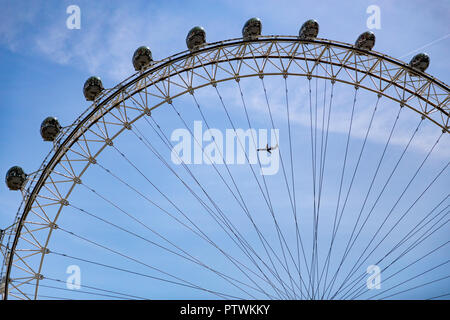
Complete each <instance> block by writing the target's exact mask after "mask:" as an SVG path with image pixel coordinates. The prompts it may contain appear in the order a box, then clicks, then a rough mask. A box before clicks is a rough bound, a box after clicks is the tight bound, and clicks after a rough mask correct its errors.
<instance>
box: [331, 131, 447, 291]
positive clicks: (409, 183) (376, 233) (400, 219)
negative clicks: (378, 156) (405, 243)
mask: <svg viewBox="0 0 450 320" xmlns="http://www.w3.org/2000/svg"><path fill="white" fill-rule="evenodd" d="M443 134H444V133H442V134H441V135H440V136H439V138H438V139H437V141H436V142H435V143H434V144H433V146H432V148H431V149H430V150H429V152H428V153H427V155H426V157H425V159H424V160H423V161H422V163H421V164H420V166H419V167H418V168H417V170H416V172H415V173H414V175H413V177H412V178H411V179H410V181H409V182H408V184H407V185H406V187H405V188H404V190H403V192H402V193H401V195H400V196H399V198H398V199H397V201H396V202H395V204H394V206H393V207H392V208H391V210H390V211H389V213H388V214H387V216H386V218H385V219H384V220H383V222H382V223H381V225H380V226H379V227H378V229H377V231H376V232H375V234H374V236H373V237H372V238H371V240H370V242H369V244H368V245H367V247H366V248H365V249H364V251H363V253H362V254H361V256H360V257H359V258H358V260H357V262H356V263H355V266H356V265H357V264H358V262H359V260H360V259H361V258H362V256H363V255H364V253H365V252H366V251H367V249H368V248H369V247H370V245H371V244H372V242H373V240H374V239H375V238H376V236H377V235H378V233H379V232H381V229H382V227H383V226H384V224H385V223H386V221H387V220H388V219H389V217H390V216H391V214H392V212H393V211H394V209H395V208H396V207H397V205H398V203H399V202H400V200H401V199H402V198H403V196H404V194H405V193H406V191H407V190H408V188H409V186H410V185H411V183H412V182H413V181H414V179H415V178H416V176H417V174H418V173H419V171H420V170H421V169H422V167H423V165H424V164H425V162H426V160H427V159H428V158H429V156H430V155H431V153H432V152H433V150H434V148H435V147H436V145H437V144H438V143H439V140H440V138H441V137H442V135H443ZM449 164H450V162H447V164H446V166H445V167H444V168H443V169H442V170H441V171H440V172H439V173H438V174H437V175H436V177H435V178H434V179H433V180H432V181H431V182H430V184H429V185H428V186H427V187H426V188H425V190H424V191H423V192H422V193H421V194H420V196H419V197H418V198H417V199H416V200H415V201H414V202H413V204H412V205H411V206H410V207H409V208H408V210H406V212H405V213H404V214H403V215H402V216H401V217H400V218H399V219H398V220H397V222H396V223H395V224H394V225H393V226H392V228H391V229H390V230H389V231H388V233H387V234H386V235H385V236H384V237H383V238H382V240H381V241H380V242H379V243H378V244H377V245H376V246H375V248H374V249H373V250H372V251H371V252H370V253H369V254H368V256H367V257H366V258H365V259H364V260H363V261H362V262H361V263H360V265H359V266H361V264H362V263H364V262H365V261H366V260H367V259H368V257H369V256H370V255H371V254H372V253H373V252H374V251H375V250H376V249H377V248H378V247H379V245H380V244H381V243H382V242H383V241H384V240H385V239H386V238H387V237H388V236H389V234H390V233H391V232H392V230H394V229H395V227H396V226H397V225H398V224H399V223H400V222H401V221H402V220H403V218H404V217H405V216H406V215H407V214H408V213H409V211H410V210H411V209H412V208H413V206H414V205H415V204H416V203H417V202H418V201H419V200H420V199H421V198H422V196H423V195H424V194H425V192H426V191H428V189H429V188H430V187H431V186H432V184H433V183H434V182H435V181H436V180H437V179H438V178H439V177H440V175H441V174H442V173H443V172H444V171H445V170H446V169H447V167H448V166H449ZM359 266H358V267H356V268H359ZM353 270H354V267H353V268H352V269H351V271H350V272H349V274H348V275H347V277H346V279H345V280H344V282H343V283H345V282H346V281H347V280H348V278H349V277H350V276H351V275H352V272H353ZM341 287H342V285H341ZM341 287H340V288H341Z"/></svg>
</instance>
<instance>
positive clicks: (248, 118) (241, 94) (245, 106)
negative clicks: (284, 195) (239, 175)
mask: <svg viewBox="0 0 450 320" xmlns="http://www.w3.org/2000/svg"><path fill="white" fill-rule="evenodd" d="M237 84H238V87H239V92H240V96H241V101H242V105H243V108H244V111H245V116H246V119H247V123H248V126H249V128H251V127H252V125H251V121H250V117H249V113H248V110H247V104H246V103H245V99H244V94H243V92H242V87H241V85H240V82H237ZM252 139H253V142H254V144H256V142H255V138H254V136H253V134H252ZM257 159H258V164H259V165H260V167H261V163H260V160H259V157H257ZM263 183H264V186H265V189H266V190H267V192H268V188H267V183H266V181H265V178H264V176H263ZM261 192H262V190H261ZM262 193H263V192H262ZM266 204H267V205H268V206H269V207H270V204H269V202H268V201H267V200H266ZM300 237H301V236H300ZM300 244H301V247H302V252H303V258H304V262H305V266H306V268H307V272H308V275H309V273H310V271H309V267H308V262H307V260H306V254H305V249H304V246H303V242H302V241H301V238H300ZM302 283H303V282H302ZM305 289H306V291H307V294H308V296H309V297H311V296H310V292H309V289H308V287H306V286H305Z"/></svg>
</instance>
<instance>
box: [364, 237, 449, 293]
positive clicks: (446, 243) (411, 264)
mask: <svg viewBox="0 0 450 320" xmlns="http://www.w3.org/2000/svg"><path fill="white" fill-rule="evenodd" d="M449 243H450V241H447V242H445V243H444V244H442V245H440V246H439V247H437V248H435V249H433V250H432V251H430V252H428V253H427V254H425V255H424V256H422V257H420V258H419V259H416V260H415V261H414V262H412V263H410V264H408V265H407V266H405V267H403V268H402V269H400V270H399V271H397V272H396V273H394V274H392V275H391V276H389V277H387V278H385V279H384V280H383V284H385V283H386V281H387V280H389V279H391V278H392V277H394V276H395V275H397V274H399V273H400V272H403V271H404V270H405V269H407V268H409V267H411V266H413V265H414V264H416V263H418V262H419V261H421V260H422V259H424V258H426V257H427V256H429V255H431V254H433V253H434V252H436V251H438V250H439V249H441V248H443V247H445V246H446V245H448V244H449ZM448 262H449V260H447V262H446V263H448ZM433 270H434V269H433ZM383 271H384V270H383ZM419 276H420V275H419ZM417 277H418V276H414V277H412V278H410V279H416V278H417ZM407 282H409V280H406V281H404V282H402V283H400V284H397V285H395V286H393V287H391V288H389V289H387V290H384V291H382V292H380V293H378V294H376V295H373V296H371V297H369V298H368V299H373V298H375V297H378V296H379V295H382V294H384V293H386V292H387V291H390V290H392V289H395V288H397V287H399V286H401V285H403V284H405V283H407Z"/></svg>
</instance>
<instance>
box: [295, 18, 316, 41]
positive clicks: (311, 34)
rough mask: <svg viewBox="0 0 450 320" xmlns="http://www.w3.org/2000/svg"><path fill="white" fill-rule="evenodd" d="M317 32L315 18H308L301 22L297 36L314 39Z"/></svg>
mask: <svg viewBox="0 0 450 320" xmlns="http://www.w3.org/2000/svg"><path fill="white" fill-rule="evenodd" d="M318 34H319V24H318V23H317V21H316V20H314V19H310V20H308V21H306V22H305V23H303V25H302V27H301V28H300V31H299V32H298V36H299V37H300V39H314V38H316V37H317V35H318Z"/></svg>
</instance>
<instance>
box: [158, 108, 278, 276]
mask: <svg viewBox="0 0 450 320" xmlns="http://www.w3.org/2000/svg"><path fill="white" fill-rule="evenodd" d="M170 105H171V106H172V108H173V110H174V112H175V113H176V114H177V115H178V117H179V118H180V120H181V121H182V122H183V124H184V126H185V128H186V129H187V130H188V131H189V133H190V134H191V136H192V137H194V140H195V142H196V143H197V144H198V145H199V146H200V143H199V142H198V140H197V139H196V137H195V135H193V133H192V131H191V129H190V128H189V126H188V125H187V124H186V122H185V120H184V119H183V118H182V116H181V114H180V113H179V112H178V111H177V110H176V108H175V106H174V105H173V102H171V103H170ZM153 121H154V119H153ZM222 159H223V156H222ZM210 162H211V163H212V165H213V168H214V170H215V171H216V173H217V174H218V175H219V176H220V178H221V180H222V181H223V182H224V184H225V185H226V186H227V189H228V190H229V191H230V193H231V194H232V195H233V197H234V198H235V200H236V202H237V203H238V204H239V206H240V207H241V208H242V210H243V211H244V213H246V214H247V211H246V208H245V206H244V205H243V204H242V203H241V202H240V201H239V200H238V198H237V196H236V195H235V194H234V192H233V191H232V190H231V188H230V186H229V185H228V183H227V182H226V181H225V179H224V178H223V176H222V174H221V173H220V172H219V171H218V169H217V168H216V166H215V164H214V162H212V160H211V159H210ZM208 198H209V196H208ZM210 200H212V199H210ZM223 219H224V220H226V221H229V220H228V219H227V218H226V216H225V215H223ZM229 224H230V225H233V224H232V223H231V222H229ZM229 228H231V226H229ZM232 232H233V234H235V233H238V231H237V230H236V231H232ZM272 251H273V250H272ZM273 252H274V251H273ZM254 253H255V254H256V252H254ZM274 255H275V256H276V257H277V259H278V260H279V258H278V256H277V255H276V254H274ZM269 258H270V256H269ZM259 259H260V258H259ZM260 260H261V259H260ZM261 261H262V260H261ZM270 261H271V263H273V261H272V260H271V258H270ZM272 272H275V271H272ZM275 277H276V278H279V276H276V272H275ZM278 280H279V281H280V280H281V279H280V278H279V279H278Z"/></svg>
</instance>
